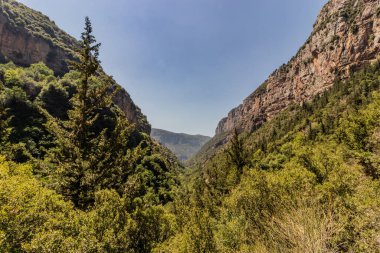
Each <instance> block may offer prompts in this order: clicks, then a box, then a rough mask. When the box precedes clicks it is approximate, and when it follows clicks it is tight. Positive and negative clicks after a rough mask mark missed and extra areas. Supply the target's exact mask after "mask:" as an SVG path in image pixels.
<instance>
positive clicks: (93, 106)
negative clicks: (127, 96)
mask: <svg viewBox="0 0 380 253" xmlns="http://www.w3.org/2000/svg"><path fill="white" fill-rule="evenodd" d="M99 47H100V44H97V43H96V40H95V37H94V35H93V34H92V26H91V22H90V19H89V18H88V17H86V20H85V30H84V32H83V33H82V40H81V47H80V49H79V51H78V56H79V61H77V62H75V61H72V62H70V64H71V67H72V69H73V70H74V71H77V72H79V73H80V80H79V82H78V85H77V87H76V93H75V95H74V97H73V98H72V99H71V104H72V110H70V111H69V112H68V118H69V119H68V120H67V121H63V122H61V121H59V120H58V119H55V118H53V117H51V116H49V115H48V118H49V119H50V120H49V124H48V125H49V128H50V129H51V131H52V133H54V134H55V136H56V142H57V146H56V148H55V151H54V152H52V153H53V157H52V159H51V160H52V161H56V162H57V163H58V166H57V168H58V169H57V171H56V175H57V184H58V185H59V187H58V188H59V190H60V192H61V193H62V194H63V195H65V196H66V197H68V198H69V199H71V200H72V201H73V202H74V204H75V205H76V206H77V207H81V208H86V207H87V206H88V205H90V204H91V203H92V202H93V201H94V193H95V191H96V190H99V189H103V188H116V187H117V186H120V184H121V183H120V180H121V177H122V176H121V175H122V173H124V172H123V168H125V167H126V166H125V163H124V159H123V157H124V156H125V153H126V150H127V149H126V147H125V145H127V144H126V142H127V141H126V140H127V136H128V134H129V130H131V128H130V125H129V124H128V122H127V120H126V119H125V117H124V116H121V114H122V112H121V111H120V110H119V109H118V108H116V107H115V106H113V105H112V94H113V93H112V90H113V87H112V84H113V83H114V81H113V79H112V78H111V77H108V76H106V75H105V74H104V73H103V72H102V71H101V69H100V61H99V59H98V56H99ZM105 113H108V114H110V115H111V118H113V126H108V125H106V124H103V122H102V119H103V116H104V114H105ZM45 114H48V113H45Z"/></svg>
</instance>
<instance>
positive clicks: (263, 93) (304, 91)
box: [216, 0, 380, 135]
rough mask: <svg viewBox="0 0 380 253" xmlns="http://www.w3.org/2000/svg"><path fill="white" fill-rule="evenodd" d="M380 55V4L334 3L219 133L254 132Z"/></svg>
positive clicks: (365, 1) (371, 1) (372, 0)
mask: <svg viewBox="0 0 380 253" xmlns="http://www.w3.org/2000/svg"><path fill="white" fill-rule="evenodd" d="M379 52H380V2H379V1H377V0H331V1H329V2H328V3H327V4H326V5H325V6H324V7H323V9H322V11H321V13H320V14H319V16H318V19H317V21H316V22H315V24H314V28H313V32H312V34H311V35H310V37H309V39H308V40H307V41H306V43H305V44H304V45H303V46H302V47H301V49H300V50H299V52H298V53H297V54H296V55H295V56H294V57H293V58H292V59H291V60H290V61H289V62H288V63H287V64H284V65H283V66H281V67H280V68H279V69H277V70H276V71H274V72H273V74H271V75H270V76H269V78H268V79H267V81H265V82H264V83H263V84H262V85H261V86H260V87H259V88H258V89H257V90H256V91H254V92H253V93H252V94H251V95H249V96H248V97H247V98H246V99H245V100H244V102H243V103H242V104H241V105H240V106H238V107H236V108H234V109H233V110H231V111H230V112H229V114H228V116H227V117H226V118H224V119H222V120H221V121H220V123H219V124H218V126H217V128H216V134H217V135H218V134H221V133H223V132H228V131H231V130H233V129H234V128H237V129H240V130H242V131H248V132H250V131H252V130H253V129H255V128H256V127H257V126H259V125H261V124H262V123H264V122H265V121H268V120H271V119H272V118H273V117H274V116H275V115H277V114H278V113H279V112H281V111H282V110H284V109H285V108H287V107H288V106H289V105H291V104H293V103H296V104H300V103H303V102H304V101H308V100H310V99H312V98H313V97H315V96H316V95H317V94H321V93H322V92H323V91H324V90H326V89H328V88H329V87H331V86H332V84H333V83H334V81H335V80H336V78H340V79H341V78H344V77H347V76H348V75H349V74H350V73H351V72H352V71H355V70H357V69H360V68H362V67H363V66H365V65H368V63H370V62H372V61H374V60H375V59H376V58H377V57H378V56H379Z"/></svg>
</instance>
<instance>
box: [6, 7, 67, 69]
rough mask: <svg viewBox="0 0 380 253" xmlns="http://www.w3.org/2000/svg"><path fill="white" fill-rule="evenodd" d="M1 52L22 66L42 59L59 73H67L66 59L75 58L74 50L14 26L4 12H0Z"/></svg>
mask: <svg viewBox="0 0 380 253" xmlns="http://www.w3.org/2000/svg"><path fill="white" fill-rule="evenodd" d="M0 54H1V56H2V57H1V58H3V60H5V59H9V60H11V61H13V62H14V63H15V64H18V65H22V66H28V65H30V64H33V63H36V62H41V61H42V62H44V63H45V64H46V65H47V66H48V67H49V68H51V69H53V70H54V72H55V74H57V75H63V74H64V73H66V72H67V71H68V70H69V69H68V65H67V63H66V60H68V59H73V55H72V52H70V51H67V50H65V49H63V48H61V47H58V46H56V45H54V44H53V43H52V42H51V41H49V40H46V39H43V38H41V37H38V36H36V35H33V34H31V33H30V32H29V31H28V30H27V29H25V28H24V27H20V26H14V24H12V23H11V22H10V20H9V17H8V16H7V15H5V13H4V12H0Z"/></svg>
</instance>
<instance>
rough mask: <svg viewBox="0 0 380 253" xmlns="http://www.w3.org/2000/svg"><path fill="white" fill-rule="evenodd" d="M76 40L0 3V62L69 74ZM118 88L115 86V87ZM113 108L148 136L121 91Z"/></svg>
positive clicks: (9, 1) (12, 4)
mask: <svg viewBox="0 0 380 253" xmlns="http://www.w3.org/2000/svg"><path fill="white" fill-rule="evenodd" d="M78 45H79V43H78V41H77V40H76V39H74V38H73V37H71V36H70V35H68V34H67V33H65V32H64V31H62V30H61V29H59V28H58V27H57V26H56V25H55V24H54V22H53V21H51V20H50V19H49V18H48V17H47V16H44V15H43V14H42V13H40V12H37V11H34V10H32V9H30V8H28V7H26V6H25V5H23V4H20V3H18V2H16V1H13V0H0V60H1V61H3V62H5V61H8V60H11V61H13V62H14V63H15V64H17V65H20V66H29V65H30V64H33V63H37V62H44V63H45V64H46V65H47V66H48V67H50V68H51V69H52V70H54V72H55V74H56V75H64V74H65V73H67V72H68V71H69V69H68V64H67V62H66V61H67V60H73V59H74V54H75V53H74V51H75V48H76V47H78ZM116 85H117V84H116ZM114 102H115V104H116V105H118V106H119V107H120V109H121V110H122V111H123V112H124V114H125V116H126V118H127V119H128V121H130V122H131V123H133V124H135V125H136V127H137V128H138V129H139V130H140V131H143V132H145V133H147V134H150V130H151V126H150V124H149V123H148V121H147V119H146V116H145V115H144V114H142V112H141V110H140V108H139V107H138V106H136V105H135V103H134V102H133V101H132V99H131V97H130V95H129V94H128V92H127V91H125V90H124V89H120V91H119V92H118V93H117V94H116V96H115V98H114Z"/></svg>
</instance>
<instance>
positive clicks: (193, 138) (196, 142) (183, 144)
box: [151, 128, 211, 161]
mask: <svg viewBox="0 0 380 253" xmlns="http://www.w3.org/2000/svg"><path fill="white" fill-rule="evenodd" d="M151 136H152V137H153V138H154V139H156V140H157V141H159V142H160V143H161V144H163V145H164V146H166V147H167V148H168V149H170V150H171V151H172V152H173V153H174V154H175V155H176V156H177V157H178V159H179V160H181V161H186V160H188V159H189V158H190V157H191V156H193V155H194V154H195V153H196V152H198V151H199V150H200V149H201V147H202V146H203V145H204V144H205V143H206V142H207V141H209V140H210V139H211V137H208V136H202V135H189V134H178V133H172V132H169V131H165V130H161V129H154V128H153V129H152V133H151Z"/></svg>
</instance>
